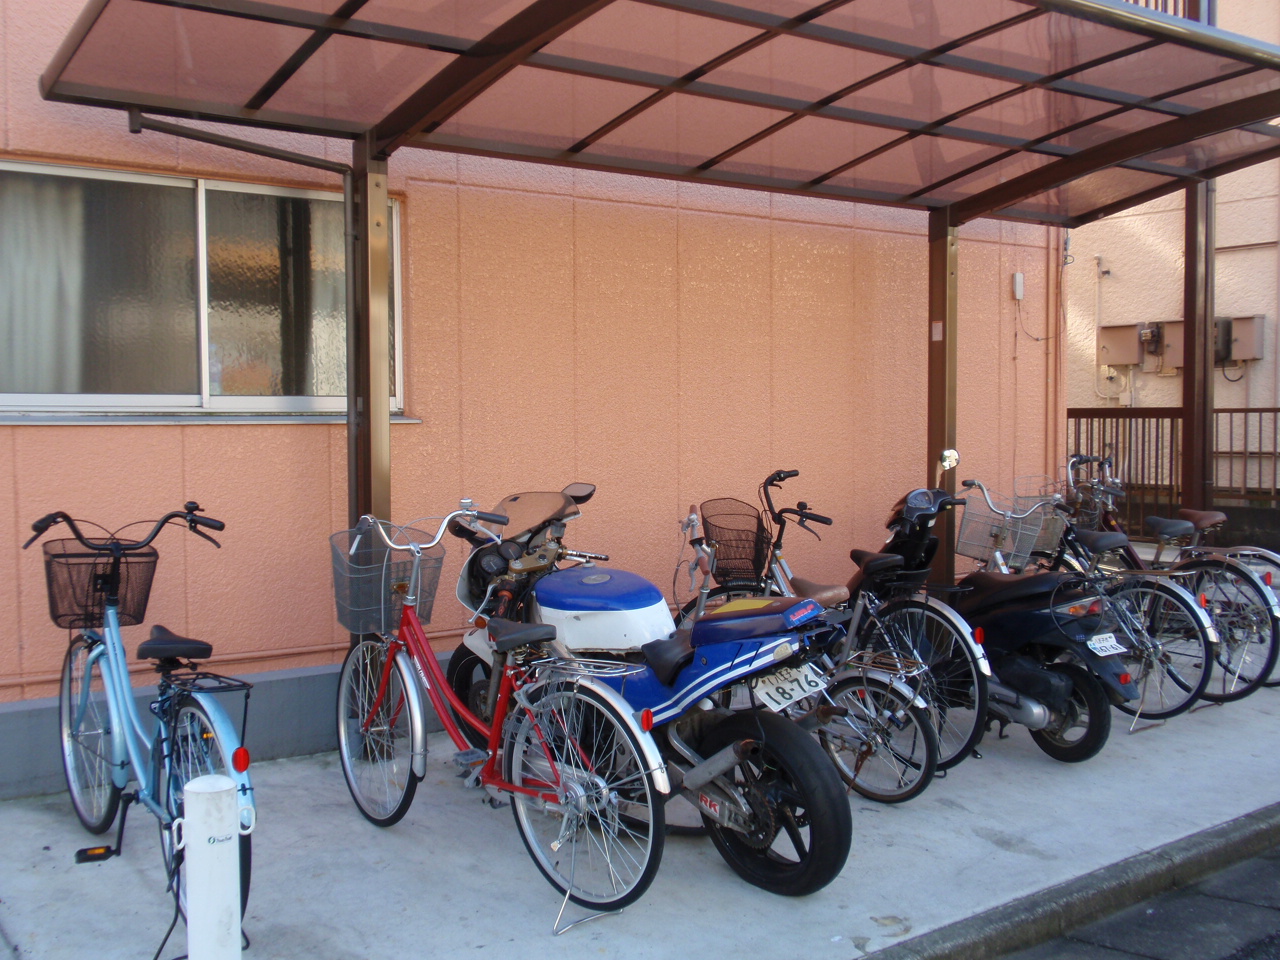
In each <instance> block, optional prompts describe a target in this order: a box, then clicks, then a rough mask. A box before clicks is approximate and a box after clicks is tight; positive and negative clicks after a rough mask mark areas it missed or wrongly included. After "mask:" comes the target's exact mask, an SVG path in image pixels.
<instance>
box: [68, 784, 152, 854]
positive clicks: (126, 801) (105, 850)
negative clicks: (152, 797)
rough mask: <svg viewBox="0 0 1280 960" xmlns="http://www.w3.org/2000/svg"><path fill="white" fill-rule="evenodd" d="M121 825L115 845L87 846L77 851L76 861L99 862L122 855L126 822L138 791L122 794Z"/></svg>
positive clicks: (118, 828) (117, 831)
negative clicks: (130, 806)
mask: <svg viewBox="0 0 1280 960" xmlns="http://www.w3.org/2000/svg"><path fill="white" fill-rule="evenodd" d="M120 799H121V800H122V801H123V802H122V803H121V805H120V825H119V826H118V827H117V828H116V845H115V846H114V847H85V848H84V849H83V850H77V851H76V863H99V862H101V861H103V860H110V859H111V858H112V857H118V856H120V853H121V852H122V851H123V850H124V823H125V821H126V820H128V819H129V805H130V804H131V803H133V801H135V800H137V799H138V795H137V794H136V793H125V794H121V795H120Z"/></svg>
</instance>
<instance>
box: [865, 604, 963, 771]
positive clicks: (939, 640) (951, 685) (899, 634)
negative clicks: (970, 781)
mask: <svg viewBox="0 0 1280 960" xmlns="http://www.w3.org/2000/svg"><path fill="white" fill-rule="evenodd" d="M938 606H939V605H937V604H935V603H932V602H928V601H925V600H921V599H918V598H910V599H906V600H890V601H889V602H888V603H886V604H884V605H882V606H881V607H880V608H879V609H878V610H877V611H876V614H875V617H874V618H872V619H871V620H869V621H868V622H867V624H866V626H865V627H864V628H863V632H862V637H861V640H862V643H863V644H864V645H865V646H868V647H870V649H873V650H891V651H894V652H896V653H899V654H901V655H902V656H905V657H910V658H911V659H913V660H919V661H920V662H922V663H924V664H925V666H927V667H928V668H929V669H928V671H927V672H926V673H925V674H924V675H923V676H922V677H921V678H920V681H919V682H920V687H921V689H920V695H921V696H922V697H923V698H924V699H925V701H926V702H927V703H928V704H929V711H930V713H931V714H932V715H933V722H934V727H935V728H936V730H937V733H938V769H939V770H949V769H951V768H952V767H954V766H955V765H956V764H958V763H960V762H961V761H962V760H964V758H965V757H967V756H969V755H970V754H971V753H972V752H973V748H974V746H975V745H976V744H977V742H978V740H979V739H981V737H982V733H983V730H984V729H985V726H986V722H987V676H986V674H984V673H983V672H982V668H981V667H980V666H979V663H978V655H977V654H976V653H975V652H974V650H973V648H972V647H971V646H970V645H969V642H968V640H967V639H966V638H965V636H964V634H963V633H962V632H961V631H960V630H959V629H958V628H957V627H956V625H955V623H954V622H953V621H952V620H951V618H950V617H948V616H946V615H945V614H944V613H942V611H940V610H939V609H938ZM956 617H957V619H958V618H959V614H956ZM909 682H912V683H915V682H916V681H914V680H913V681H909Z"/></svg>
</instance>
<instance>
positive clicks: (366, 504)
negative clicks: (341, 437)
mask: <svg viewBox="0 0 1280 960" xmlns="http://www.w3.org/2000/svg"><path fill="white" fill-rule="evenodd" d="M370 143H371V141H370V140H369V139H367V138H366V139H362V140H357V141H356V142H355V148H354V151H353V162H352V170H353V172H352V199H353V203H352V207H353V216H352V221H353V222H352V228H353V234H354V237H353V242H352V244H351V257H350V266H351V267H352V268H353V274H354V276H353V280H354V283H353V285H352V286H351V288H350V291H351V296H350V298H349V299H350V301H351V302H349V303H348V318H347V381H348V382H347V483H348V495H347V503H348V513H349V514H350V521H351V524H352V525H353V526H354V525H355V522H356V520H358V519H359V517H360V516H361V515H362V514H366V513H370V514H373V515H374V516H376V517H378V518H380V519H383V520H389V519H391V390H390V369H391V361H390V351H389V347H388V341H389V333H388V331H389V320H388V318H389V316H390V292H391V249H390V244H389V223H388V207H387V161H386V158H385V157H375V156H374V155H373V153H372V151H371V149H370Z"/></svg>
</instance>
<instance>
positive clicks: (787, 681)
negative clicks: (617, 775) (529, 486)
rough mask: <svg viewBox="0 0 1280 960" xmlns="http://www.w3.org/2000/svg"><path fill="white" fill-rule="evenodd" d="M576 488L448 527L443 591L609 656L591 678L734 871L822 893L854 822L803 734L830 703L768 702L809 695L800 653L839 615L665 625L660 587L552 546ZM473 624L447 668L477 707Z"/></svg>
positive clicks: (813, 697) (809, 698)
mask: <svg viewBox="0 0 1280 960" xmlns="http://www.w3.org/2000/svg"><path fill="white" fill-rule="evenodd" d="M594 493H595V487H594V486H592V485H591V484H581V483H578V484H571V485H570V486H568V487H566V488H565V489H564V490H563V491H560V492H558V493H555V492H534V493H520V494H514V495H512V496H510V497H507V498H506V499H505V500H503V501H502V503H500V504H499V505H498V506H497V507H495V508H494V511H493V512H494V513H497V514H501V515H503V516H506V517H508V518H509V522H508V523H507V525H506V526H505V527H504V528H500V529H499V528H490V527H489V526H487V525H485V524H483V523H475V524H472V525H467V524H465V523H462V522H455V524H454V526H453V527H452V528H451V532H452V533H453V534H454V535H455V536H458V537H460V538H462V539H464V540H466V541H467V542H468V543H470V544H471V545H472V548H473V549H472V552H471V554H470V556H469V557H468V558H467V560H466V562H465V563H464V564H463V568H462V572H461V575H460V576H459V579H458V591H457V593H458V599H459V600H460V601H461V602H462V603H463V605H464V606H466V607H467V609H469V610H470V611H471V612H472V614H473V617H474V621H475V622H477V623H479V622H480V621H482V620H486V619H487V618H489V617H505V618H509V619H513V620H520V621H525V622H528V623H543V624H552V625H554V626H555V627H556V639H555V641H553V643H554V645H555V648H556V652H557V654H558V655H559V656H562V657H573V658H579V659H601V660H605V661H607V662H609V663H613V664H618V665H621V666H620V668H619V669H618V670H617V671H614V672H612V675H609V672H604V673H601V674H600V676H601V677H602V679H604V681H605V683H607V684H608V685H609V686H611V687H612V688H613V689H615V690H616V691H617V693H618V694H619V696H620V697H621V698H622V699H624V700H625V702H626V704H627V707H628V709H630V710H632V711H634V713H635V716H636V718H637V719H638V720H639V722H640V725H641V726H642V727H643V728H644V729H645V730H648V731H651V732H652V733H653V736H654V740H655V742H656V743H657V744H658V747H659V750H660V752H661V758H660V762H661V763H662V764H663V765H665V767H666V772H667V776H668V778H669V779H670V782H671V786H672V789H671V793H670V794H669V795H668V800H671V799H673V798H675V797H677V796H680V797H683V798H685V799H686V800H687V801H688V802H689V803H691V804H692V805H693V806H694V807H695V808H696V809H697V811H698V813H699V814H700V815H701V821H702V823H703V825H704V826H705V827H706V830H707V832H708V833H709V834H710V836H711V839H712V841H713V842H714V843H715V846H716V849H717V850H718V851H719V852H720V854H721V856H723V857H724V859H725V861H726V862H727V863H728V864H729V866H730V867H731V868H732V869H733V870H734V871H735V872H736V873H738V875H739V876H741V877H742V878H743V879H745V880H747V881H748V882H749V883H752V884H754V885H756V886H758V887H761V888H763V889H765V890H769V891H771V892H773V893H779V894H783V895H787V896H800V895H804V894H809V893H813V892H814V891H816V890H820V889H822V888H823V887H824V886H826V885H827V884H828V883H830V882H831V881H832V880H833V879H835V877H836V876H837V875H838V874H839V873H840V871H841V869H842V868H843V867H844V863H845V860H846V858H847V857H848V854H849V845H850V841H851V838H852V833H853V824H852V818H851V815H850V812H849V804H848V801H847V800H846V799H845V792H844V786H843V784H842V782H841V780H840V777H839V775H838V774H837V773H836V770H835V767H834V766H833V765H832V764H831V761H830V759H829V758H828V757H827V755H826V754H825V753H824V752H823V750H822V748H821V747H820V746H819V745H818V742H817V741H816V740H815V739H814V737H812V736H811V735H810V733H809V732H808V731H809V730H810V729H812V728H813V727H815V726H817V725H819V724H822V723H826V722H828V721H829V720H830V719H831V717H830V715H829V714H830V713H831V711H833V710H836V709H838V708H833V707H831V706H829V705H815V706H814V708H813V709H812V710H808V711H803V710H801V711H792V713H793V714H795V713H798V714H799V715H800V719H799V720H798V721H795V720H791V719H788V718H787V717H785V716H783V715H782V713H781V711H783V710H786V709H788V708H791V707H794V706H796V705H797V704H810V703H812V704H817V703H818V700H819V699H820V698H819V697H818V696H817V695H818V694H819V693H821V691H822V690H823V689H824V688H825V687H826V683H827V681H826V678H825V676H824V674H823V671H821V670H819V669H817V668H816V667H815V666H813V664H812V663H811V661H812V660H816V659H818V658H819V657H821V656H822V654H823V653H824V652H825V651H826V650H828V649H830V648H831V647H832V646H833V645H834V644H836V643H838V642H839V641H840V640H841V639H843V637H844V636H845V627H844V621H845V620H847V617H848V615H847V613H840V612H833V611H826V610H824V609H823V608H822V607H821V606H820V605H819V604H817V603H815V602H814V601H812V600H805V599H799V598H795V597H786V598H781V599H776V600H767V601H766V600H747V601H740V602H739V603H735V604H726V605H725V606H724V607H722V608H720V609H719V610H717V611H716V612H715V613H713V614H709V615H707V616H705V617H703V618H702V619H701V620H699V621H698V622H697V623H696V624H694V625H693V626H692V627H691V628H687V629H681V630H679V631H677V630H676V629H675V623H674V621H673V620H672V616H671V611H670V609H669V608H668V606H667V603H666V601H665V599H664V598H663V596H662V592H661V591H660V590H659V589H658V588H657V587H656V586H654V585H653V584H652V583H650V582H649V581H648V580H646V579H644V578H643V577H640V576H637V575H636V574H634V573H629V572H627V571H625V570H617V569H613V568H610V567H604V566H601V565H600V564H601V563H603V562H605V561H607V560H608V557H607V556H604V555H602V554H591V553H584V552H582V551H576V550H571V549H569V548H567V547H565V546H564V544H563V542H562V540H563V537H564V533H565V525H566V523H567V522H568V521H570V520H572V519H574V518H576V517H579V516H581V511H580V510H579V507H580V505H581V504H583V503H585V502H587V500H589V499H590V498H591V496H592V495H593V494H594ZM491 662H492V652H491V648H490V646H489V642H488V638H487V631H486V630H484V629H483V628H477V629H475V630H472V631H470V632H469V633H468V634H467V635H466V636H465V637H464V638H463V642H462V644H461V645H460V646H459V647H458V649H457V650H455V651H454V653H453V655H452V657H451V658H450V661H449V666H448V669H447V677H448V680H449V683H450V684H451V686H452V687H453V689H454V690H455V692H457V693H458V694H459V695H460V697H462V698H463V699H464V701H465V702H466V703H467V704H468V705H469V706H470V707H471V708H472V709H473V710H474V711H475V712H476V713H477V714H479V715H480V716H482V717H483V716H485V715H486V712H487V711H486V704H487V703H490V702H494V701H495V699H496V691H495V690H494V689H493V686H494V684H495V683H496V680H495V679H494V675H493V674H492V671H491V670H490V669H489V665H490V663H491Z"/></svg>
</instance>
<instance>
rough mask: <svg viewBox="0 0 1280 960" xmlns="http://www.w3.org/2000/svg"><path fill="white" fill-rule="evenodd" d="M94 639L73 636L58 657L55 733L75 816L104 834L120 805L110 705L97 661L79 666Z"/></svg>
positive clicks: (95, 831)
mask: <svg viewBox="0 0 1280 960" xmlns="http://www.w3.org/2000/svg"><path fill="white" fill-rule="evenodd" d="M95 646H98V641H93V642H92V643H90V642H89V641H88V640H87V639H86V638H85V637H83V636H79V637H76V638H75V639H74V640H72V641H71V645H70V646H69V647H68V648H67V653H66V656H65V657H63V660H62V681H61V683H60V684H59V691H58V732H59V735H60V738H61V743H62V771H63V773H64V774H65V776H66V779H67V791H68V792H69V793H70V794H71V805H72V807H74V808H75V811H76V816H77V817H79V818H80V822H81V823H82V824H84V828H85V829H86V830H88V831H89V832H90V833H105V832H106V831H107V829H108V828H110V826H111V824H112V823H113V822H115V819H116V811H117V810H119V808H120V788H119V787H117V786H116V785H115V783H113V782H112V780H111V741H112V724H111V705H110V702H109V701H108V700H107V693H106V688H105V685H104V683H103V679H102V668H101V661H99V660H95V661H94V662H93V664H92V665H91V666H90V667H89V669H88V676H87V677H86V672H85V665H86V663H87V661H88V657H89V654H90V653H91V652H92V651H93V648H94V647H95Z"/></svg>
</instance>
